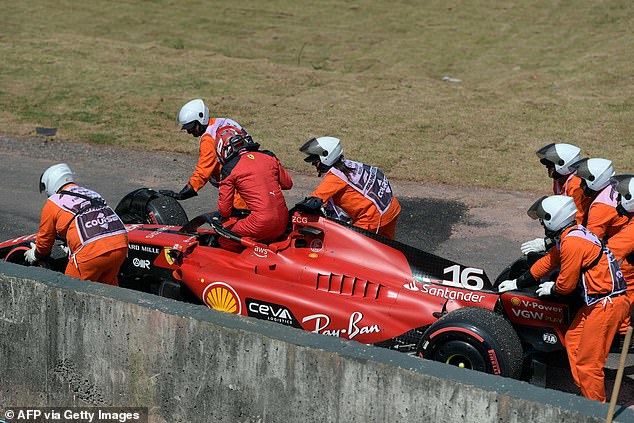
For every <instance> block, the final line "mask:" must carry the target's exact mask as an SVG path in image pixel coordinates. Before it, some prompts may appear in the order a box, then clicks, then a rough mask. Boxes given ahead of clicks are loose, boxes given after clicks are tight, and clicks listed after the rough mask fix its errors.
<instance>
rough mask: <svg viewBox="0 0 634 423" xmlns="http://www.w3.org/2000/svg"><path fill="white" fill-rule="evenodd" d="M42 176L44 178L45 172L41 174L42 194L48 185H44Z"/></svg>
mask: <svg viewBox="0 0 634 423" xmlns="http://www.w3.org/2000/svg"><path fill="white" fill-rule="evenodd" d="M42 178H44V172H42V174H41V175H40V194H41V193H43V192H44V190H45V189H46V185H44V182H42Z"/></svg>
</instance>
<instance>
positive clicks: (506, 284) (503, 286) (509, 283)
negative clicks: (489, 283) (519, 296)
mask: <svg viewBox="0 0 634 423" xmlns="http://www.w3.org/2000/svg"><path fill="white" fill-rule="evenodd" d="M506 291H517V279H510V280H506V281H503V282H502V283H500V285H498V292H506Z"/></svg>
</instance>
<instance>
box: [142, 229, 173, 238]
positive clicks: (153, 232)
mask: <svg viewBox="0 0 634 423" xmlns="http://www.w3.org/2000/svg"><path fill="white" fill-rule="evenodd" d="M171 228H172V227H171V226H164V227H160V228H156V229H155V230H154V231H152V232H150V233H149V234H147V235H146V236H145V237H146V238H147V239H151V238H154V237H155V236H157V235H160V234H161V232H165V231H168V230H170V229H171Z"/></svg>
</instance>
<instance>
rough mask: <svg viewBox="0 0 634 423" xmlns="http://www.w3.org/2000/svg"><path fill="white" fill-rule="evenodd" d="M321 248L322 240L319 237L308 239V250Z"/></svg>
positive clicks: (314, 250) (316, 250)
mask: <svg viewBox="0 0 634 423" xmlns="http://www.w3.org/2000/svg"><path fill="white" fill-rule="evenodd" d="M322 248H324V242H323V241H322V240H321V239H319V238H315V239H313V240H312V241H310V251H312V252H313V253H318V252H320V251H321V249H322Z"/></svg>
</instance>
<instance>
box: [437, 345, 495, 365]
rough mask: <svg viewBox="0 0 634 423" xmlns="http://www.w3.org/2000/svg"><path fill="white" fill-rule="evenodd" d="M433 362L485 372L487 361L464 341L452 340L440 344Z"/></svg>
mask: <svg viewBox="0 0 634 423" xmlns="http://www.w3.org/2000/svg"><path fill="white" fill-rule="evenodd" d="M434 360H436V361H440V362H442V363H445V364H449V365H451V366H456V367H460V368H465V369H471V370H478V371H481V372H486V371H487V360H486V358H485V357H484V356H483V355H482V353H481V352H480V351H479V350H478V349H477V348H476V347H475V346H473V345H472V344H470V343H469V342H466V341H461V340H453V341H449V342H446V343H444V344H442V345H441V346H440V347H439V348H438V349H437V350H436V353H435V354H434Z"/></svg>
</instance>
